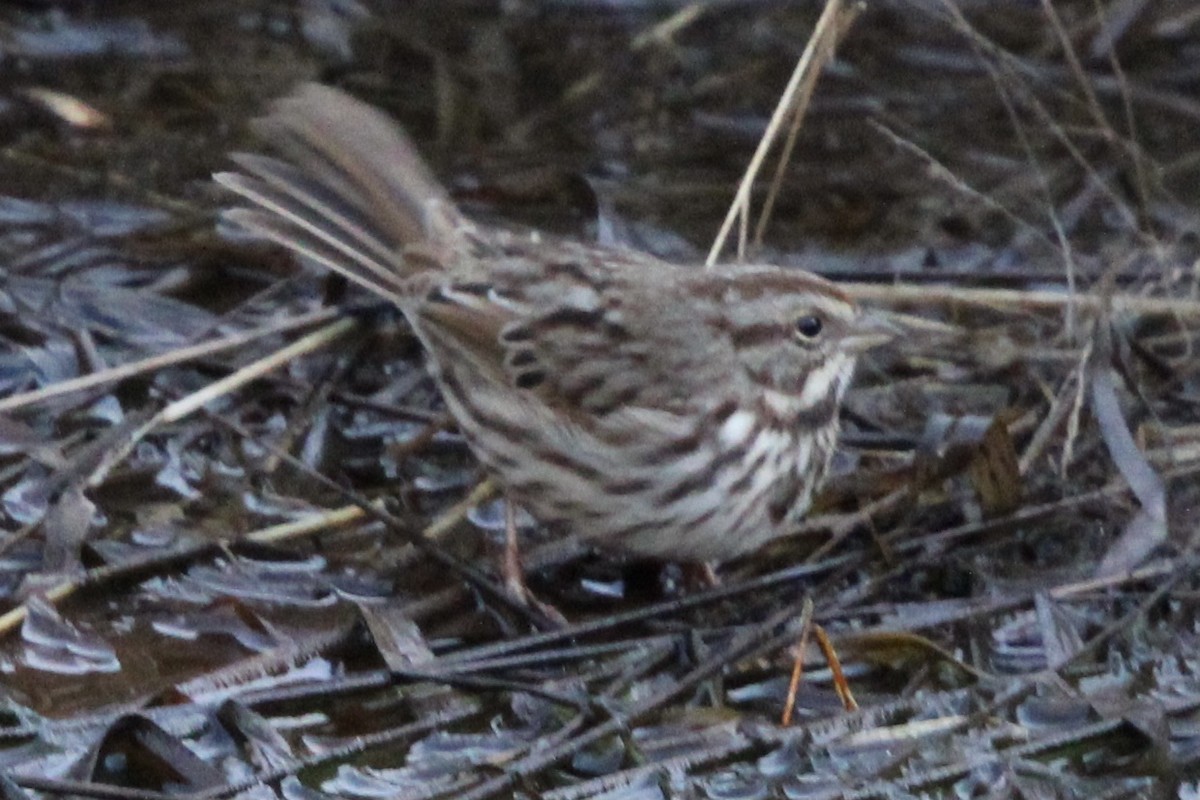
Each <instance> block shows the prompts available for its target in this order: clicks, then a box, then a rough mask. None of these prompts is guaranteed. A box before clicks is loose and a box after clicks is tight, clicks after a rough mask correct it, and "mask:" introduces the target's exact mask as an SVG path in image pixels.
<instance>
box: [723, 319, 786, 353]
mask: <svg viewBox="0 0 1200 800" xmlns="http://www.w3.org/2000/svg"><path fill="white" fill-rule="evenodd" d="M781 337H782V338H784V340H786V335H785V333H784V332H783V331H782V330H781V328H780V326H779V325H776V324H774V323H769V322H756V323H753V324H750V325H743V326H741V327H740V328H734V329H733V330H731V331H730V332H729V340H730V341H731V342H732V343H733V346H734V347H755V346H757V345H760V344H768V343H770V342H775V341H779V340H780V339H781Z"/></svg>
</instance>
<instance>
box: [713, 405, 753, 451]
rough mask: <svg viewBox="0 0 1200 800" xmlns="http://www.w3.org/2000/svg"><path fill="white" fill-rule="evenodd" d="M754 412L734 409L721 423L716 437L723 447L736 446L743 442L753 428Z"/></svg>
mask: <svg viewBox="0 0 1200 800" xmlns="http://www.w3.org/2000/svg"><path fill="white" fill-rule="evenodd" d="M754 422H755V419H754V414H753V413H752V412H750V411H735V412H733V413H732V414H730V415H729V419H727V420H725V421H724V422H723V423H721V427H720V429H719V430H718V432H717V437H718V439H719V440H720V442H721V445H722V446H724V447H736V446H738V445H740V444H743V443H744V442H745V441H746V438H747V437H748V436H749V435H750V432H751V431H752V430H754Z"/></svg>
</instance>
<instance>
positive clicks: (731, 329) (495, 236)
mask: <svg viewBox="0 0 1200 800" xmlns="http://www.w3.org/2000/svg"><path fill="white" fill-rule="evenodd" d="M258 127H259V130H260V132H261V133H262V134H263V136H264V138H265V139H266V140H267V141H269V142H270V143H271V144H272V145H274V146H275V147H277V148H278V150H279V152H280V153H281V154H282V155H283V156H284V160H279V159H275V158H270V157H266V156H262V155H249V154H240V155H235V156H234V159H235V161H236V162H237V164H238V165H239V167H240V168H241V172H236V173H222V174H219V175H217V176H216V180H217V181H219V182H220V183H221V184H223V185H224V186H226V187H228V188H229V189H231V190H233V191H234V192H236V193H238V194H240V195H241V196H242V197H244V198H246V199H247V200H249V201H250V202H251V203H253V204H254V205H255V206H256V208H241V209H234V210H232V211H230V212H228V217H229V218H230V219H231V220H233V221H234V222H235V223H236V224H237V225H239V226H240V227H241V228H243V229H245V230H247V231H250V232H253V233H255V234H259V235H261V236H264V237H266V238H268V239H272V240H274V241H276V242H278V243H280V244H282V245H285V246H287V247H289V248H291V249H292V250H295V251H296V252H297V253H299V254H301V255H302V256H305V257H306V258H308V259H311V260H313V261H316V262H318V263H320V264H322V265H324V266H325V267H327V268H329V269H331V270H333V271H335V272H338V273H341V274H342V275H345V276H346V277H347V278H349V279H350V280H352V281H354V282H356V283H358V284H361V285H362V286H365V287H366V288H367V289H369V290H371V291H372V292H374V293H376V294H377V295H379V296H381V297H384V298H386V299H388V300H390V301H391V302H393V303H395V304H396V305H397V306H398V307H399V308H400V309H401V311H402V312H403V313H404V315H405V317H406V318H407V319H408V321H409V322H410V323H411V325H412V327H413V329H414V330H415V331H416V334H417V335H418V336H419V337H420V339H421V341H422V343H423V344H424V346H425V347H426V348H427V350H428V354H429V362H430V367H431V370H432V372H433V375H434V376H435V378H436V380H437V383H438V384H439V386H440V388H441V390H442V392H443V394H444V395H445V400H446V403H447V405H448V406H449V409H450V412H451V413H452V415H453V416H454V418H455V420H456V421H457V422H458V425H459V427H460V428H461V430H462V432H463V434H464V435H465V436H466V438H467V440H468V442H469V443H470V446H471V448H472V450H473V451H474V453H475V454H476V455H477V456H478V458H479V460H480V461H481V462H482V463H483V465H484V466H485V467H486V469H487V470H489V471H490V473H491V474H492V475H493V476H494V477H495V478H496V479H497V481H498V482H499V484H500V485H501V486H502V487H503V489H504V490H505V492H506V493H507V495H508V496H509V497H510V498H511V499H513V500H515V501H516V502H518V503H520V504H521V505H522V506H524V507H525V508H526V509H527V510H528V511H530V512H531V513H532V514H533V515H534V517H536V518H537V519H538V520H539V521H541V522H542V523H544V524H547V525H551V526H557V527H558V528H559V529H563V530H566V531H570V532H574V533H578V534H581V535H583V536H585V537H587V538H588V540H589V541H591V542H594V543H595V544H597V545H601V546H603V547H606V548H616V549H618V550H621V551H625V552H629V553H633V554H638V555H644V556H652V557H658V558H675V559H682V560H689V561H703V560H722V559H727V558H730V557H733V556H736V555H738V554H741V553H745V552H748V551H750V550H753V549H755V548H757V547H758V546H759V545H761V544H763V543H764V542H766V541H768V540H770V539H773V538H775V537H777V536H779V535H781V534H783V533H785V532H786V531H787V530H788V528H789V526H792V525H793V524H794V523H795V522H796V521H797V519H798V518H799V517H800V516H801V515H802V514H804V512H805V511H806V510H807V509H808V507H809V504H810V501H811V498H812V495H813V491H814V489H816V487H817V486H818V485H819V484H820V483H821V481H822V479H823V478H824V476H825V473H826V471H827V469H828V466H829V461H830V457H831V454H832V452H833V448H834V442H835V439H836V437H837V431H838V408H839V406H840V404H841V400H842V396H843V394H844V392H845V391H846V386H847V383H848V382H849V380H850V376H851V373H852V371H853V370H854V364H855V358H856V356H857V355H858V354H859V353H860V352H862V351H863V350H864V349H866V348H868V347H871V346H873V345H875V344H878V343H880V342H881V341H882V340H883V339H885V338H887V336H888V334H887V332H886V331H884V330H881V327H880V326H879V325H878V324H877V323H875V322H873V321H871V320H870V319H869V318H867V317H864V316H863V315H862V314H861V313H860V312H859V309H858V308H857V307H856V306H855V304H854V303H853V302H852V301H851V300H850V298H849V297H847V295H846V294H845V293H844V292H842V291H841V290H839V289H838V287H837V286H835V285H833V284H832V283H830V282H828V281H826V280H824V279H822V278H820V277H817V276H816V275H813V274H811V273H808V272H803V271H800V270H797V269H785V268H781V267H775V266H766V265H755V266H746V265H736V266H735V265H729V266H720V267H714V268H711V269H704V268H702V267H699V266H691V267H689V266H677V265H673V264H669V263H665V262H663V261H660V260H658V259H656V258H653V257H651V256H649V255H645V254H641V253H637V252H632V251H629V250H623V249H614V248H604V247H599V246H595V245H590V244H581V243H577V242H571V241H564V240H560V239H556V238H552V237H548V236H543V235H540V234H538V233H529V232H516V231H508V230H501V229H498V228H492V227H485V226H483V225H477V224H475V223H472V222H471V221H470V220H468V219H467V218H466V217H464V216H463V215H462V214H461V213H460V212H459V211H458V209H456V208H455V206H454V205H453V203H452V202H451V201H450V199H449V197H448V195H447V194H446V192H445V191H444V190H443V189H442V188H441V187H440V186H439V184H438V183H437V181H436V180H435V179H434V178H433V176H432V174H431V173H430V172H429V170H428V169H427V168H426V166H425V165H424V163H423V162H422V160H421V158H420V156H418V154H417V153H416V151H415V149H414V148H413V146H412V144H410V142H409V141H408V139H407V138H406V137H405V135H404V134H403V133H402V132H401V131H400V130H399V128H398V127H397V126H396V125H395V124H394V123H392V122H391V121H390V120H389V119H388V118H387V117H386V116H385V115H383V114H382V113H380V112H379V111H376V110H375V109H373V108H371V107H370V106H368V105H366V104H364V103H362V102H360V101H358V100H355V99H353V98H351V97H350V96H348V95H346V94H344V93H342V92H341V91H338V90H335V89H332V88H328V87H324V86H318V85H308V86H304V87H303V88H301V89H300V90H299V91H297V92H296V93H295V94H294V95H292V96H290V97H288V98H285V99H283V100H281V101H279V102H277V103H276V104H275V106H274V107H273V110H272V113H270V114H269V115H268V116H267V117H266V118H264V119H262V120H259V122H258Z"/></svg>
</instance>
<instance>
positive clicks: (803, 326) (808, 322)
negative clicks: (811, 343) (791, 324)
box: [796, 314, 824, 339]
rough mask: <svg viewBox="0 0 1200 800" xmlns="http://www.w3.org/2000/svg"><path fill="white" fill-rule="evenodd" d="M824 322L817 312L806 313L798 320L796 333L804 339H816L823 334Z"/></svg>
mask: <svg viewBox="0 0 1200 800" xmlns="http://www.w3.org/2000/svg"><path fill="white" fill-rule="evenodd" d="M823 327H824V323H822V322H821V318H820V317H818V316H817V315H816V314H805V315H804V316H803V317H801V318H800V319H798V320H796V333H797V334H799V335H800V336H801V337H802V338H804V339H815V338H817V337H818V336H820V335H821V328H823Z"/></svg>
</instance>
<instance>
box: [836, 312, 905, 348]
mask: <svg viewBox="0 0 1200 800" xmlns="http://www.w3.org/2000/svg"><path fill="white" fill-rule="evenodd" d="M901 333H903V331H902V330H901V328H900V327H899V326H898V325H896V323H894V322H892V321H891V320H890V319H888V318H887V316H886V315H885V314H884V312H881V311H864V312H863V313H862V315H861V316H860V317H859V318H858V319H857V320H855V321H854V324H853V325H852V326H851V327H850V330H849V331H848V332H847V333H846V336H845V338H843V339H842V347H844V348H846V349H847V350H849V351H850V352H852V353H855V354H858V353H864V352H866V351H867V350H870V349H872V348H875V347H879V346H881V345H885V344H888V343H889V342H891V341H892V340H893V339H896V338H897V337H898V336H900V334H901Z"/></svg>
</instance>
